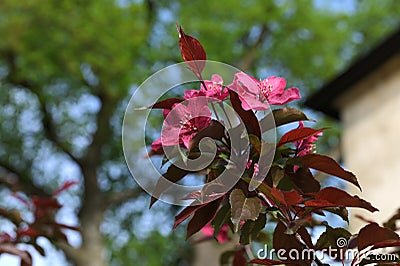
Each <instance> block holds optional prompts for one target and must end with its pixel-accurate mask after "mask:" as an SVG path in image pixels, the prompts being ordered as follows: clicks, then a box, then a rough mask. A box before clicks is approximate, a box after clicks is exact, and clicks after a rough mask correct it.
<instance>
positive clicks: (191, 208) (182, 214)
mask: <svg viewBox="0 0 400 266" xmlns="http://www.w3.org/2000/svg"><path fill="white" fill-rule="evenodd" d="M202 206H203V205H196V206H187V207H186V208H184V209H183V210H182V211H181V212H180V213H179V214H178V215H176V216H175V222H174V226H173V227H172V230H175V228H176V227H177V226H178V225H180V224H181V223H182V222H183V221H185V220H186V219H187V218H188V217H189V216H190V215H192V214H193V213H194V212H195V211H197V210H198V209H199V208H201V207H202Z"/></svg>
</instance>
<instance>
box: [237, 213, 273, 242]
mask: <svg viewBox="0 0 400 266" xmlns="http://www.w3.org/2000/svg"><path fill="white" fill-rule="evenodd" d="M266 223H267V218H266V215H265V214H262V215H259V216H258V218H257V220H255V221H247V222H246V223H245V224H244V225H243V226H242V229H241V231H240V240H239V242H240V244H242V245H247V244H250V242H252V241H253V240H254V239H256V238H257V237H258V235H259V233H260V231H261V230H262V229H263V228H264V227H265V224H266Z"/></svg>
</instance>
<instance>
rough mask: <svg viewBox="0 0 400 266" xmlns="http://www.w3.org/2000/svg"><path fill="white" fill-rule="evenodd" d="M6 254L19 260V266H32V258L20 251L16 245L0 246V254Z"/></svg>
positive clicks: (27, 253)
mask: <svg viewBox="0 0 400 266" xmlns="http://www.w3.org/2000/svg"><path fill="white" fill-rule="evenodd" d="M2 253H8V254H12V255H15V256H18V257H20V258H21V265H23V266H30V265H32V256H31V254H29V252H27V251H25V250H20V249H19V248H18V247H17V246H16V245H13V244H0V254H2Z"/></svg>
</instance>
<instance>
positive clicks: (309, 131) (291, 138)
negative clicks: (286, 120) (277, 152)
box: [277, 127, 325, 147]
mask: <svg viewBox="0 0 400 266" xmlns="http://www.w3.org/2000/svg"><path fill="white" fill-rule="evenodd" d="M323 130H325V128H321V129H314V128H310V127H301V128H295V129H292V130H290V131H289V132H287V133H286V134H284V135H283V136H282V138H281V140H280V141H279V143H278V146H277V147H280V146H282V145H284V144H286V143H290V142H295V141H300V140H303V139H306V138H309V137H311V136H314V135H315V134H318V133H320V132H322V131H323Z"/></svg>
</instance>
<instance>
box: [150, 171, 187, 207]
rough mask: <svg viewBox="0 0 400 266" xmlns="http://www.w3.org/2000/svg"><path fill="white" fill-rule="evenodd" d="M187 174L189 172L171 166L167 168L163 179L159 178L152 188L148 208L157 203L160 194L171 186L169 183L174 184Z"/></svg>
mask: <svg viewBox="0 0 400 266" xmlns="http://www.w3.org/2000/svg"><path fill="white" fill-rule="evenodd" d="M188 173H189V172H188V171H186V170H183V169H181V168H179V167H177V166H175V165H171V166H170V167H169V168H168V170H167V172H166V173H165V174H164V175H163V177H160V179H158V181H157V184H156V186H155V187H154V190H153V193H152V198H151V200H150V208H151V206H153V204H154V203H156V202H157V200H158V198H159V197H160V196H161V195H162V193H163V192H164V191H165V190H167V189H168V188H169V187H170V186H171V183H170V182H172V183H176V182H178V181H179V180H181V179H182V178H184V177H185V175H186V174H188Z"/></svg>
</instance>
